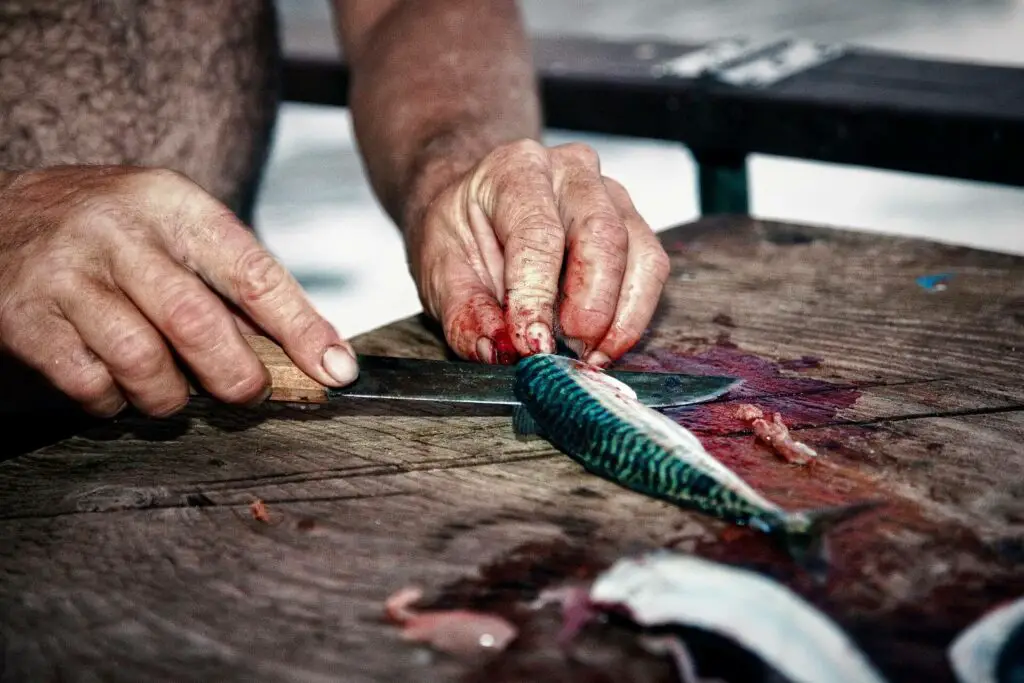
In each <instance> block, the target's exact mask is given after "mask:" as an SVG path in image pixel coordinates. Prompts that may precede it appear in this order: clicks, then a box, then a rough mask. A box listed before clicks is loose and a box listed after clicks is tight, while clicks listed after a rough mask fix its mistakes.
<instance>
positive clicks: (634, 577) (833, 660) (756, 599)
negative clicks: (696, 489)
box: [563, 551, 885, 683]
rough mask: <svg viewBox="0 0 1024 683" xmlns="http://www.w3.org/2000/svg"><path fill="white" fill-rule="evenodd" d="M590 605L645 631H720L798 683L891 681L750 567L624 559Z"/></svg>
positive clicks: (679, 557) (659, 555)
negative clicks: (677, 628) (615, 613)
mask: <svg viewBox="0 0 1024 683" xmlns="http://www.w3.org/2000/svg"><path fill="white" fill-rule="evenodd" d="M586 599H587V604H586V605H584V606H583V607H584V608H587V609H590V610H594V609H602V610H606V611H613V610H615V611H618V612H620V613H624V614H626V615H628V618H629V619H630V620H632V621H633V622H634V623H636V624H639V625H640V626H643V627H645V628H663V627H675V626H686V627H690V628H698V629H701V630H704V631H710V632H712V633H716V634H718V635H720V636H722V637H724V638H728V639H729V640H732V641H733V642H735V643H737V644H739V645H741V646H742V647H743V648H744V649H746V650H749V651H750V652H753V653H755V654H757V656H758V657H760V658H761V659H762V660H763V661H764V662H765V663H767V664H768V665H769V666H771V667H772V668H773V669H774V670H775V671H777V672H778V673H781V674H782V675H783V676H784V677H785V680H787V681H792V682H793V683H885V679H884V678H883V677H882V675H881V673H880V672H879V671H878V670H877V669H876V668H875V666H874V664H873V663H872V662H871V661H870V659H869V658H868V657H867V656H866V655H865V654H864V653H863V652H861V651H860V650H859V649H858V648H857V645H856V643H855V642H854V641H853V640H851V639H850V637H849V636H848V635H847V634H846V633H845V632H844V631H843V630H842V629H841V628H840V626H839V625H838V624H836V623H835V622H834V621H833V620H832V619H830V618H829V617H828V616H827V615H825V614H824V613H823V612H821V611H820V610H818V609H817V608H816V607H815V606H814V605H812V604H811V603H809V602H807V601H806V600H804V599H803V598H802V597H800V596H799V595H797V594H796V593H794V592H793V591H792V590H790V589H789V588H787V587H786V586H784V585H782V584H780V583H779V582H777V581H774V580H772V579H770V578H768V577H766V576H764V575H762V574H759V573H756V572H753V571H750V570H747V569H741V568H739V567H733V566H730V565H726V564H721V563H718V562H712V561H710V560H706V559H703V558H700V557H696V556H693V555H684V554H678V553H671V552H666V551H658V552H654V553H649V554H646V555H641V556H638V557H625V558H621V559H619V560H617V561H616V562H615V564H613V565H612V566H611V567H609V568H608V569H607V570H605V571H604V572H602V573H601V574H600V575H599V576H598V577H597V578H596V579H595V580H594V582H593V584H592V585H591V586H590V588H589V592H588V594H587V595H586ZM576 609H577V610H579V609H580V608H579V607H577V608H576ZM564 610H565V606H564V605H563V611H564ZM737 617H739V618H737ZM684 680H685V679H684Z"/></svg>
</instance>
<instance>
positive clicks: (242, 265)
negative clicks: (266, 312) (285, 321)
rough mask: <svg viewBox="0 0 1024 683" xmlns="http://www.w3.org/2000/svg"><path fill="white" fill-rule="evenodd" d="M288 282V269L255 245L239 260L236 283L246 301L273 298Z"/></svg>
mask: <svg viewBox="0 0 1024 683" xmlns="http://www.w3.org/2000/svg"><path fill="white" fill-rule="evenodd" d="M287 282H288V271H287V270H285V268H284V266H283V265H281V263H280V262H279V261H278V260H277V259H276V258H274V257H273V255H271V254H270V252H268V251H266V250H264V249H262V248H260V247H254V248H252V249H250V250H249V251H247V252H246V253H245V254H243V255H242V257H241V258H240V259H239V260H238V265H237V269H236V275H235V283H236V287H237V289H238V293H239V296H241V298H242V299H243V300H245V301H260V300H263V299H268V298H272V297H273V296H275V295H276V294H277V293H278V292H280V291H281V290H282V289H283V288H284V286H285V285H286V284H287Z"/></svg>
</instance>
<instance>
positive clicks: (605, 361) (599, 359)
mask: <svg viewBox="0 0 1024 683" xmlns="http://www.w3.org/2000/svg"><path fill="white" fill-rule="evenodd" d="M587 362H588V363H590V364H591V365H596V366H597V367H599V368H606V367H608V366H609V365H611V364H612V359H611V358H609V357H608V356H607V355H605V354H604V353H602V352H601V351H594V352H593V353H592V354H590V356H589V357H588V358H587Z"/></svg>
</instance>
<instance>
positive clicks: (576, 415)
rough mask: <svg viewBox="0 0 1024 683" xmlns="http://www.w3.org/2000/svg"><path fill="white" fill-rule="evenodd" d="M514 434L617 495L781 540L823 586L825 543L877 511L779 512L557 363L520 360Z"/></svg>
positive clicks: (663, 426) (634, 408) (648, 416)
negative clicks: (621, 490) (568, 461)
mask: <svg viewBox="0 0 1024 683" xmlns="http://www.w3.org/2000/svg"><path fill="white" fill-rule="evenodd" d="M514 391H515V394H516V398H517V399H519V401H520V404H521V405H520V406H518V407H517V408H516V411H515V414H514V417H513V428H514V430H515V432H516V434H518V435H520V436H530V435H534V436H538V437H541V438H544V439H546V440H547V441H548V442H550V443H551V444H552V445H553V446H555V447H556V448H557V449H558V450H560V451H561V452H563V453H565V454H566V455H568V456H569V457H571V458H572V459H574V460H575V461H577V462H578V463H580V464H581V465H582V466H583V467H584V468H585V469H586V470H588V471H589V472H591V473H593V474H596V475H598V476H601V477H603V478H605V479H608V480H610V481H613V482H615V483H617V484H619V485H620V486H623V487H625V488H628V489H631V490H633V491H636V492H638V493H642V494H645V495H648V496H651V497H653V498H657V499H660V500H663V501H666V502H669V503H673V504H675V505H677V506H679V507H682V508H688V509H693V510H698V511H701V512H703V513H706V514H709V515H712V516H714V517H717V518H719V519H722V520H725V521H727V522H731V523H734V524H737V525H740V526H749V527H751V528H753V529H757V530H758V531H761V532H764V533H766V534H769V535H770V536H773V537H775V538H778V539H780V540H781V541H782V542H783V544H784V545H785V547H786V549H787V551H788V552H789V553H790V555H791V557H793V559H794V560H795V561H796V562H797V563H798V564H799V565H800V566H802V567H803V568H804V569H806V570H807V571H808V572H810V573H812V574H813V575H815V576H816V577H818V578H821V579H823V578H824V575H825V572H826V571H827V566H828V560H827V549H826V546H825V542H824V534H825V532H826V531H828V530H829V529H831V528H833V527H834V526H835V525H837V524H839V523H841V522H843V521H845V520H848V519H850V518H852V517H854V516H856V515H859V514H860V513H862V512H864V511H866V510H868V509H870V508H873V507H876V506H877V505H878V503H877V502H874V501H868V502H859V503H854V504H851V505H841V506H834V507H824V508H815V509H807V510H794V511H786V510H784V509H782V508H781V507H779V506H778V505H777V504H775V503H774V502H772V501H770V500H768V499H767V498H765V497H764V496H763V495H761V494H760V493H758V492H757V491H755V490H754V489H753V488H752V487H751V486H750V485H749V484H748V483H747V482H746V481H744V480H743V479H742V478H741V477H739V476H738V475H737V474H736V473H735V472H733V471H732V470H730V469H729V468H728V467H726V466H725V465H724V464H722V463H721V461H719V460H718V459H717V458H715V457H714V456H713V455H711V454H710V453H708V451H707V450H705V448H704V446H703V444H702V443H701V442H700V440H699V439H698V438H697V437H696V436H695V435H694V434H693V432H691V431H689V430H688V429H686V428H685V427H683V426H682V425H680V424H678V423H676V422H675V421H674V420H672V419H671V418H669V417H668V416H666V415H664V414H662V413H660V412H658V411H657V410H654V409H652V408H649V407H647V406H645V405H643V404H642V403H640V402H639V401H638V400H637V397H636V394H635V393H634V392H633V390H632V389H630V388H629V387H628V386H627V385H625V384H623V383H622V382H619V381H618V380H616V379H614V378H613V377H610V376H609V375H608V374H607V373H605V372H603V371H602V370H600V369H599V368H597V367H595V366H592V365H589V364H587V363H584V362H582V361H579V360H576V359H573V358H569V357H566V356H561V355H556V354H535V355H531V356H527V357H526V358H524V359H522V360H520V361H519V363H518V365H517V367H516V379H515V384H514Z"/></svg>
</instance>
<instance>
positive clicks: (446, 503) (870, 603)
mask: <svg viewBox="0 0 1024 683" xmlns="http://www.w3.org/2000/svg"><path fill="white" fill-rule="evenodd" d="M662 238H663V240H664V242H665V244H666V247H667V249H668V251H669V252H670V254H671V256H672V264H673V277H672V279H671V281H670V282H669V285H668V287H667V290H666V293H665V297H664V301H663V304H662V306H661V308H660V309H659V313H658V317H657V319H656V321H655V324H654V325H652V327H651V330H650V334H649V336H648V337H647V338H645V340H644V341H643V343H642V344H641V345H640V346H639V347H638V348H637V349H635V351H634V352H633V353H631V354H630V355H629V356H628V357H627V358H626V359H625V360H624V362H623V363H622V366H623V367H629V368H633V369H643V368H665V369H677V370H689V371H692V372H706V373H710V372H714V373H720V372H723V371H726V372H729V373H732V374H735V375H737V376H740V377H743V378H744V379H745V380H746V382H745V384H744V385H743V387H742V388H741V389H740V390H739V391H737V392H736V393H735V394H734V395H730V396H728V397H726V398H725V399H723V400H721V401H718V402H714V403H711V404H708V405H703V406H697V407H693V408H689V409H686V410H678V411H674V412H673V413H672V414H673V415H674V416H675V417H676V419H678V420H679V421H681V422H682V423H683V424H686V425H688V426H690V427H691V428H692V429H694V431H696V432H697V433H698V434H699V435H700V436H701V438H702V439H704V440H705V442H706V443H707V444H708V447H709V448H710V449H711V450H712V452H714V453H715V454H716V455H718V457H720V458H721V459H722V460H723V461H724V462H726V463H727V464H729V465H730V466H732V467H734V468H735V469H736V470H737V471H738V472H739V473H740V474H741V475H743V476H744V477H746V478H747V479H748V480H749V481H751V482H752V483H753V484H754V485H755V486H756V487H758V488H759V489H760V490H762V491H764V492H765V493H766V495H768V496H769V497H772V498H774V499H776V500H778V501H780V503H782V504H783V505H785V506H787V507H801V506H809V505H819V504H828V503H836V502H842V501H849V500H857V499H861V498H868V497H870V498H877V497H881V498H883V499H884V500H886V506H885V508H884V510H883V511H881V512H879V513H878V514H873V515H870V516H866V517H864V518H862V519H860V520H858V521H856V522H854V523H851V524H850V525H849V526H847V527H844V528H842V529H841V530H840V531H838V532H837V533H836V534H835V535H834V536H833V539H832V547H833V556H834V567H835V568H834V572H833V573H834V580H833V581H832V582H831V583H830V585H829V586H828V587H827V588H826V589H819V588H816V587H814V586H813V585H811V584H810V583H809V582H808V581H807V580H806V578H805V577H802V576H801V575H799V574H798V573H796V572H795V571H794V570H793V568H792V566H791V564H790V563H789V562H788V561H787V560H786V558H785V557H783V556H781V555H780V554H779V553H778V552H777V551H776V550H775V549H773V548H772V547H771V546H770V545H769V544H767V543H766V542H765V541H764V539H763V538H761V537H759V536H757V535H754V534H743V533H736V532H735V530H734V529H731V528H729V527H727V526H726V525H723V524H719V523H717V522H713V521H711V520H709V519H707V518H704V517H702V516H700V515H697V514H692V513H686V512H682V511H680V510H677V509H674V508H672V507H669V506H667V505H664V504H662V503H659V502H656V501H652V500H649V499H647V498H645V497H643V496H639V495H636V494H633V493H631V492H629V491H626V490H624V489H621V488H618V487H616V486H614V485H612V484H610V483H608V482H605V481H604V480H601V479H597V478H595V477H592V476H589V475H587V474H585V473H584V472H582V471H581V469H580V468H579V467H578V466H576V465H575V464H574V463H573V462H572V461H570V460H569V459H568V458H565V457H564V456H561V455H559V454H557V453H556V452H554V451H553V450H552V449H551V448H550V447H548V446H546V445H545V444H544V443H543V442H539V441H528V442H522V441H519V440H516V439H515V438H514V436H513V435H512V433H511V428H510V424H509V419H508V417H507V415H500V414H493V415H475V414H461V415H454V416H445V415H439V414H437V413H436V412H433V413H432V412H431V411H429V410H427V409H426V408H424V407H423V406H403V407H401V408H402V410H403V412H402V413H401V414H396V413H394V412H389V411H392V410H395V409H396V408H398V407H397V406H390V407H387V408H384V407H382V406H379V405H378V406H371V405H366V404H357V403H352V404H346V405H339V406H330V407H322V408H317V409H315V410H298V409H294V408H291V407H284V406H280V405H265V406H263V407H261V408H259V409H252V410H246V409H240V408H238V409H235V408H227V407H223V406H217V405H213V404H211V403H209V402H207V401H205V400H203V399H197V400H196V401H195V402H194V403H193V404H192V405H190V406H189V408H188V409H187V410H186V411H185V412H184V413H183V414H181V415H179V416H176V417H174V418H171V419H168V420H164V421H153V420H145V419H139V418H134V417H130V418H124V419H120V420H117V421H113V422H110V423H106V424H104V425H102V426H100V427H97V428H94V429H92V430H91V431H88V432H86V433H82V434H79V435H77V436H75V437H73V438H70V439H65V440H62V441H60V442H59V443H55V444H53V445H50V446H48V447H44V448H41V449H38V450H35V451H33V452H31V453H27V454H24V455H21V456H20V457H13V458H10V459H7V460H6V461H4V462H2V463H0V548H2V549H3V552H0V615H2V616H0V639H2V642H3V643H4V647H5V659H4V661H5V665H6V667H7V669H6V670H5V675H7V676H9V677H11V678H12V679H15V680H48V679H51V678H57V677H60V676H67V675H69V674H70V672H73V673H74V676H73V677H75V678H78V679H86V680H93V679H97V680H98V679H103V680H126V681H127V680H180V679H182V678H202V679H209V680H223V681H234V680H254V679H258V680H275V681H300V680H301V681H318V680H337V679H339V678H340V679H343V680H346V681H375V682H376V681H391V680H419V681H475V680H481V681H483V680H488V681H492V680H493V681H511V680H522V678H524V677H527V676H529V677H531V678H534V679H537V680H577V679H583V680H590V679H593V680H609V681H620V680H621V681H627V680H653V681H662V680H664V681H670V680H673V674H672V670H671V667H670V666H669V664H668V663H667V662H666V661H663V660H661V659H658V658H655V657H653V656H651V655H648V654H645V653H643V652H642V651H640V650H639V649H638V648H637V646H636V645H635V642H634V640H633V636H632V635H631V634H630V633H629V632H627V631H626V630H624V629H622V628H620V627H617V626H615V625H605V626H603V627H600V628H596V629H594V630H593V631H592V632H589V633H588V634H587V635H586V636H585V638H584V640H583V641H582V644H583V646H584V647H583V650H582V651H581V654H580V657H581V658H582V659H581V660H580V661H575V662H573V661H571V660H569V659H567V658H566V657H565V656H564V654H563V653H561V652H560V651H559V650H558V649H557V648H556V647H555V646H554V633H555V632H556V631H557V628H558V618H557V615H556V614H555V613H554V612H553V611H552V612H531V611H530V610H528V609H527V608H526V607H525V605H526V604H527V603H529V601H530V600H531V599H532V598H533V597H535V596H536V594H537V592H538V591H539V590H540V589H542V588H544V587H546V586H550V585H554V584H556V583H559V582H561V581H564V580H568V579H571V578H574V577H581V576H587V575H590V574H592V573H593V572H594V571H596V570H597V569H599V568H600V567H602V566H605V565H606V564H607V563H609V562H610V561H611V560H613V559H614V558H615V557H617V556H619V555H620V554H621V553H625V552H637V551H641V550H644V549H649V548H653V547H660V546H664V545H666V544H674V546H675V547H677V548H679V549H682V550H689V551H692V552H697V553H699V554H701V555H703V556H706V557H711V558H715V559H719V560H722V561H728V562H735V563H741V564H745V565H751V566H756V567H759V568H760V569H762V570H764V571H768V572H770V573H771V574H772V575H774V576H776V577H778V578H779V580H781V581H783V582H785V583H787V584H788V585H791V586H793V587H794V588H795V589H796V590H798V591H800V592H801V593H802V594H804V595H805V596H807V597H808V598H809V599H811V600H812V601H814V602H815V603H816V604H818V605H819V606H821V607H822V608H823V609H824V610H825V611H826V612H828V613H829V614H830V615H832V616H833V617H834V618H836V619H837V621H838V622H839V623H840V624H841V625H843V626H844V627H845V628H847V629H848V630H849V631H850V632H851V634H852V635H853V636H854V638H855V639H856V640H857V642H858V643H859V644H860V645H861V646H862V647H863V648H864V649H865V651H866V652H867V653H868V655H869V656H870V657H871V658H872V660H873V661H875V662H876V663H877V664H878V665H879V666H880V667H881V668H882V670H883V671H884V672H885V673H886V674H887V675H888V676H889V677H890V680H894V681H895V680H929V681H949V680H951V675H950V672H949V671H948V668H947V666H946V663H945V658H944V648H945V647H946V645H947V644H948V643H949V642H950V640H951V639H952V638H953V637H954V635H955V634H956V633H957V632H958V631H959V630H960V629H962V628H964V627H965V626H966V625H967V624H968V623H969V622H971V621H972V620H973V619H975V618H977V617H978V616H979V615H980V614H981V613H982V612H984V611H985V610H986V609H988V608H990V607H992V606H994V605H995V604H996V603H997V602H999V601H1000V600H1002V599H1005V598H1008V597H1016V596H1018V595H1020V594H1021V592H1022V590H1024V571H1022V568H1024V504H1022V501H1024V489H1022V488H1021V482H1022V481H1024V453H1022V451H1021V449H1020V446H1019V444H1020V443H1021V441H1022V440H1024V370H1022V368H1024V364H1022V363H1021V360H1022V353H1021V350H1022V349H1024V259H1022V258H1019V257H1013V256H1008V255H1001V254H995V253H991V252H982V251H977V250H971V249H965V248H960V247H951V246H944V245H939V244H933V243H927V242H922V241H918V240H910V239H901V238H889V237H882V236H878V235H870V234H857V233H852V232H846V231H842V230H831V229H823V228H816V227H809V226H796V225H784V224H776V223H766V222H760V221H756V220H751V219H746V218H736V217H724V218H717V219H708V220H703V221H700V222H697V223H694V224H691V225H687V226H682V227H680V228H676V229H673V230H670V231H668V232H666V233H664V234H663V235H662ZM942 272H948V273H951V274H952V277H951V279H949V281H948V283H947V286H946V289H945V290H943V291H929V290H927V289H925V288H923V287H922V286H920V285H919V284H918V282H917V278H918V277H919V276H921V275H926V274H933V273H942ZM355 345H356V347H357V350H358V351H360V352H362V353H377V354H379V353H387V354H393V355H407V356H420V357H432V358H443V357H444V356H445V351H444V349H443V347H442V345H441V344H439V343H438V338H437V337H436V335H434V334H432V333H430V332H429V331H428V328H427V327H426V326H424V325H423V324H422V322H421V321H419V320H418V319H416V318H411V319H408V320H404V321H400V322H399V323H396V324H395V325H392V326H388V327H386V328H384V329H382V330H379V331H377V332H374V333H372V334H369V335H366V336H364V337H362V338H360V339H358V340H356V342H355ZM745 401H753V402H755V403H758V404H759V405H762V406H763V407H765V408H766V409H773V410H778V411H780V412H781V414H782V415H783V416H784V418H785V420H786V421H787V423H789V424H791V425H793V428H794V431H795V432H796V433H797V434H798V435H799V438H801V439H802V440H804V441H806V442H807V443H808V444H810V445H811V446H812V447H814V448H815V449H817V450H818V451H819V452H821V453H822V454H823V460H822V461H821V462H818V463H816V464H815V465H814V466H813V467H812V468H810V469H800V468H794V467H792V466H790V465H786V464H785V463H782V462H780V461H779V460H778V459H776V458H775V457H774V456H773V455H772V454H771V453H769V452H768V451H767V450H766V449H765V448H764V447H763V446H762V445H760V444H759V443H757V442H756V441H755V440H754V437H753V435H752V434H751V433H750V431H749V429H748V428H747V427H746V426H745V425H744V424H742V423H740V422H739V421H738V420H737V419H736V418H735V417H734V416H733V411H734V409H735V406H736V405H737V404H738V403H740V402H745ZM256 498H259V499H261V500H263V501H265V502H266V504H267V507H268V510H269V514H270V520H271V521H270V523H269V524H264V523H261V522H258V521H256V520H254V519H252V518H251V516H250V514H249V511H248V505H249V504H250V502H252V501H253V500H254V499H256ZM410 583H414V584H418V585H421V586H423V587H424V589H425V590H426V593H427V596H428V600H429V601H431V602H432V603H433V604H436V605H441V606H458V607H475V608H486V609H494V610H497V611H499V612H501V613H503V614H505V615H507V616H508V617H509V618H510V619H512V620H514V621H516V622H517V623H518V624H519V625H520V626H521V627H522V633H523V635H522V638H521V640H520V641H518V642H517V643H516V644H515V645H514V646H513V647H512V648H511V649H510V650H508V651H507V652H506V653H505V654H504V655H502V656H500V657H498V658H495V659H492V660H490V661H484V662H474V663H461V662H457V661H454V660H448V659H445V658H436V659H434V660H433V661H432V662H427V661H425V660H424V659H422V658H421V657H420V655H419V654H418V653H417V649H416V648H415V647H414V646H412V645H410V644H408V643H405V642H402V641H401V640H400V639H399V637H398V635H397V633H396V630H395V629H394V628H393V627H391V626H389V625H387V624H386V623H384V622H383V620H382V618H381V615H382V603H383V601H384V599H385V598H386V597H387V596H388V595H389V594H390V593H391V592H392V591H394V590H396V589H398V588H400V587H402V586H404V585H407V584H410ZM696 651H697V652H698V655H699V656H700V657H701V661H702V664H703V665H704V667H703V668H702V673H703V674H704V675H721V674H724V673H728V672H729V671H731V672H732V674H734V676H738V677H734V679H733V680H747V681H757V680H762V676H761V675H760V674H759V673H758V672H757V670H756V667H753V665H752V664H750V662H749V660H748V659H745V658H743V656H742V655H739V654H737V653H735V652H733V651H731V650H728V649H723V647H722V645H721V644H720V643H703V644H700V643H698V645H697V647H696ZM751 667H753V668H751Z"/></svg>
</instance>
